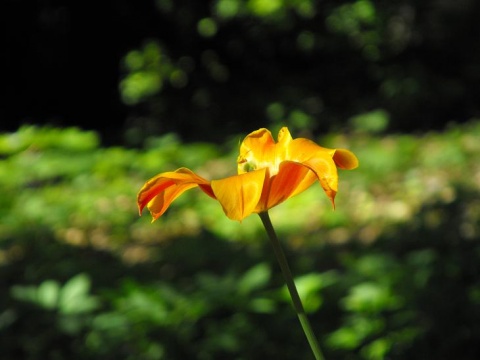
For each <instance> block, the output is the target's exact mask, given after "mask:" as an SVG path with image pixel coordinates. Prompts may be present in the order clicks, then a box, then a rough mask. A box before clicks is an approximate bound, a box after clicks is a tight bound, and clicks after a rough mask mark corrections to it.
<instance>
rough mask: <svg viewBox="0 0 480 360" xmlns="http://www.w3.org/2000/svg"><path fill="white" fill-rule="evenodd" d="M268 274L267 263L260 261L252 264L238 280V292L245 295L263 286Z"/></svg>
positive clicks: (268, 276) (267, 279)
mask: <svg viewBox="0 0 480 360" xmlns="http://www.w3.org/2000/svg"><path fill="white" fill-rule="evenodd" d="M270 275H271V269H270V268H269V267H268V265H267V264H265V263H261V264H258V265H255V266H253V267H252V268H250V269H249V270H248V271H247V272H245V274H244V275H243V276H242V277H241V279H240V281H239V282H238V292H239V293H240V294H245V295H246V294H249V293H251V292H252V291H254V290H256V289H258V288H261V287H263V286H265V285H266V284H267V282H268V281H269V280H270Z"/></svg>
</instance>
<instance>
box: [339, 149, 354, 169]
mask: <svg viewBox="0 0 480 360" xmlns="http://www.w3.org/2000/svg"><path fill="white" fill-rule="evenodd" d="M334 151H335V153H334V154H333V161H335V164H336V165H337V166H338V167H339V168H340V169H345V170H352V169H355V168H356V167H358V159H357V157H356V156H355V155H354V154H353V153H352V152H351V151H349V150H346V149H335V150H334Z"/></svg>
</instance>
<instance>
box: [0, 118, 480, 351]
mask: <svg viewBox="0 0 480 360" xmlns="http://www.w3.org/2000/svg"><path fill="white" fill-rule="evenodd" d="M383 115H384V114H382V113H373V114H370V115H369V116H373V119H377V120H378V118H382V119H383ZM362 116H364V115H362ZM352 121H353V123H354V124H356V127H355V131H354V132H352V134H350V135H348V136H345V135H340V134H332V135H330V136H326V137H324V138H323V139H320V140H319V142H320V143H321V144H322V145H324V146H329V147H345V148H350V149H352V150H353V151H354V152H355V153H356V154H357V155H358V157H359V159H360V167H359V168H358V169H357V170H355V171H351V172H346V171H341V172H340V190H339V193H338V196H337V199H336V206H337V207H336V210H335V211H333V210H332V209H331V206H330V204H329V201H328V199H327V198H326V196H325V194H323V191H322V189H321V188H320V186H313V187H312V188H310V189H308V190H307V191H306V192H305V193H303V194H300V195H298V196H297V197H295V198H293V199H290V200H289V201H287V202H286V203H284V204H282V205H280V206H278V207H276V208H274V209H272V210H271V213H270V215H271V218H272V221H273V223H274V225H275V227H276V229H277V231H278V232H279V235H280V237H281V239H282V241H284V245H285V246H286V253H287V256H288V257H289V258H290V259H289V261H290V263H291V265H292V271H293V273H294V275H295V276H296V283H297V285H298V290H299V293H300V295H301V297H302V299H303V300H304V305H305V309H306V311H307V312H308V315H309V317H310V318H311V320H312V326H313V328H314V331H315V333H316V334H317V335H318V337H319V338H320V341H321V345H322V348H323V349H324V351H325V353H326V357H327V359H362V360H363V359H386V358H392V359H404V358H408V359H425V358H456V359H475V358H477V357H478V355H479V354H478V350H476V347H472V346H471V345H472V344H474V343H476V342H478V341H479V340H480V329H479V327H478V324H479V323H480V314H479V312H478V306H479V304H480V300H479V299H480V295H479V294H480V287H479V285H478V276H479V274H480V267H479V264H480V262H479V261H478V259H479V257H480V246H479V243H478V237H479V234H480V227H479V224H480V201H479V198H480V196H479V190H478V172H479V168H478V158H479V155H480V145H479V142H478V137H479V136H480V124H479V123H478V122H475V121H472V122H471V123H470V124H467V125H465V126H463V127H458V126H457V127H451V128H450V129H448V131H445V132H443V133H434V132H431V133H427V134H423V135H418V136H413V135H379V134H378V132H380V131H381V128H380V127H379V125H378V124H374V125H371V124H370V123H369V121H368V116H367V117H363V118H362V117H359V118H357V120H352ZM374 122H375V121H374ZM299 126H300V125H299ZM232 139H235V140H232V141H231V143H228V142H226V144H224V145H223V147H221V148H219V147H218V146H215V145H214V144H210V143H190V144H187V143H182V142H181V141H180V139H179V138H178V137H177V136H175V135H173V134H168V135H165V136H163V137H157V138H155V137H151V138H147V139H145V142H144V148H142V149H137V150H132V149H125V148H121V147H115V148H102V147H100V146H99V141H98V138H97V136H96V134H95V133H93V132H84V131H81V130H79V129H73V128H71V129H56V128H48V127H44V128H40V127H24V128H21V129H19V130H18V131H17V132H15V133H6V134H1V135H0V149H1V159H0V189H1V192H2V197H1V198H0V220H1V221H0V266H1V267H0V272H1V276H2V279H4V280H5V281H2V283H1V285H0V287H1V290H2V293H3V294H4V296H3V297H2V299H1V300H0V332H1V335H2V336H1V337H0V347H1V348H2V358H4V359H7V360H9V359H12V360H13V359H17V358H30V359H39V358H52V359H67V358H68V359H86V358H88V359H110V358H112V359H113V358H114V359H152V360H153V359H201V360H202V359H205V360H207V359H218V358H235V359H265V358H282V359H283V358H284V359H298V358H302V359H303V358H305V359H307V358H309V356H310V353H309V349H308V345H307V343H306V340H305V339H304V335H303V333H302V331H301V328H300V326H298V323H297V319H296V317H295V314H294V312H293V310H292V307H291V304H290V300H289V298H288V296H287V292H286V289H285V286H284V282H283V280H282V277H281V275H280V272H279V269H278V266H277V264H276V263H275V259H274V256H273V254H272V252H271V249H270V247H269V244H268V242H267V240H266V235H265V234H264V232H263V230H262V228H261V222H260V221H259V219H257V218H256V217H255V216H251V217H249V218H247V219H245V221H243V222H242V223H241V224H240V223H236V222H232V221H230V220H228V219H227V218H226V217H225V216H224V215H223V212H222V209H221V207H220V206H219V205H218V203H216V202H215V201H214V200H212V199H210V198H209V197H207V196H205V195H204V194H203V193H202V192H201V191H196V190H195V189H193V190H191V191H189V192H187V193H185V194H184V195H182V197H180V198H178V199H177V200H176V201H175V202H174V204H173V205H172V206H171V208H170V209H169V211H168V212H167V213H166V214H165V215H164V216H163V217H162V218H160V219H159V220H158V221H157V222H156V223H154V224H153V225H152V224H151V223H150V219H149V217H148V215H147V214H145V215H144V216H143V217H139V216H138V212H137V209H136V206H135V196H136V192H137V191H138V189H139V188H140V186H141V185H142V184H143V183H144V181H145V180H146V179H148V178H149V177H151V176H153V175H155V174H156V173H159V172H162V171H170V170H174V169H176V168H179V167H181V166H187V167H190V168H191V169H193V170H195V171H198V172H199V173H201V174H202V176H205V177H206V178H209V179H215V178H220V177H223V176H228V175H230V174H232V173H234V172H235V170H236V164H235V158H236V152H237V149H236V146H237V144H238V141H237V139H241V136H240V135H238V136H236V137H232ZM312 199H314V201H312ZM446 297H447V298H448V301H446V300H445V299H446ZM446 339H448V341H446ZM431 344H437V345H436V346H433V347H432V346H431Z"/></svg>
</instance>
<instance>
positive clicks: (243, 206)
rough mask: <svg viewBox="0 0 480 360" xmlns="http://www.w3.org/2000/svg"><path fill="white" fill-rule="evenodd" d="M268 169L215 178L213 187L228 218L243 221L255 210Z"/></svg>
mask: <svg viewBox="0 0 480 360" xmlns="http://www.w3.org/2000/svg"><path fill="white" fill-rule="evenodd" d="M266 173H267V169H260V170H256V171H251V172H247V173H245V174H240V175H235V176H230V177H228V178H225V179H221V180H213V181H212V182H211V187H212V190H213V193H214V194H215V197H216V199H217V200H218V201H219V202H220V204H221V205H222V208H223V211H224V212H225V215H227V217H228V218H230V219H232V220H238V221H241V220H243V219H244V218H246V217H247V216H248V215H250V214H251V213H252V212H254V210H255V208H256V206H257V204H258V202H259V200H260V196H261V195H262V189H263V184H264V182H265V178H266Z"/></svg>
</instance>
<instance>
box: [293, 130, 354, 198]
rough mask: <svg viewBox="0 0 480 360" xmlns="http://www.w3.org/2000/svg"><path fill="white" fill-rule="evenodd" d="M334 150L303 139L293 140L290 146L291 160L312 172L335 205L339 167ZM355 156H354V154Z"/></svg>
mask: <svg viewBox="0 0 480 360" xmlns="http://www.w3.org/2000/svg"><path fill="white" fill-rule="evenodd" d="M334 154H335V150H334V149H327V148H324V147H321V146H319V145H317V144H315V143H314V142H313V141H311V140H308V139H303V138H298V139H294V140H292V142H291V143H290V146H289V155H288V156H289V159H290V160H292V161H296V162H299V163H301V164H303V165H304V166H306V167H308V168H309V169H310V170H312V171H313V172H314V173H315V175H316V176H317V178H318V180H319V181H320V184H321V185H322V187H323V190H324V191H325V193H326V194H327V196H328V197H329V198H330V201H331V202H332V204H333V205H334V206H335V204H334V199H335V195H336V193H337V190H338V175H337V167H336V166H335V162H334V160H333V158H332V157H333V156H334ZM352 155H353V154H352Z"/></svg>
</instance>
